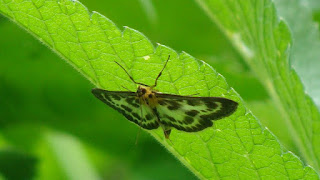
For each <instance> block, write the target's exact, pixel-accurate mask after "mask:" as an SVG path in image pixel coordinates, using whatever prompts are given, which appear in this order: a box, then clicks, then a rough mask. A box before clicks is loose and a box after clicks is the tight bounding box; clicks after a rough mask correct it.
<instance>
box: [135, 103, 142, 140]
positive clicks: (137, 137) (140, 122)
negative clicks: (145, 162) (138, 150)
mask: <svg viewBox="0 0 320 180" xmlns="http://www.w3.org/2000/svg"><path fill="white" fill-rule="evenodd" d="M139 104H140V117H141V118H143V116H142V115H143V113H142V106H141V98H139ZM138 123H139V130H138V133H137V136H136V143H135V144H136V145H137V144H138V139H139V135H140V131H141V127H142V125H141V124H142V119H140V121H139V122H138Z"/></svg>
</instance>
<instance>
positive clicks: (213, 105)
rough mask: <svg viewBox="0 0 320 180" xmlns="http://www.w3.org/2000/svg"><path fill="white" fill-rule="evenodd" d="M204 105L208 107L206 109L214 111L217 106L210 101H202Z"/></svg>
mask: <svg viewBox="0 0 320 180" xmlns="http://www.w3.org/2000/svg"><path fill="white" fill-rule="evenodd" d="M204 104H205V105H206V106H207V107H208V109H216V108H217V107H218V104H217V103H216V102H214V101H211V100H207V101H204Z"/></svg>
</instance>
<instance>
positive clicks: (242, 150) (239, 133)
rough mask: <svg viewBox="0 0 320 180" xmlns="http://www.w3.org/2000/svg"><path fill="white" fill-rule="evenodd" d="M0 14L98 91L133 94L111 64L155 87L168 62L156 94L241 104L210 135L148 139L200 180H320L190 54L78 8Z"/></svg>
mask: <svg viewBox="0 0 320 180" xmlns="http://www.w3.org/2000/svg"><path fill="white" fill-rule="evenodd" d="M0 11H1V12H2V13H3V14H4V15H6V16H7V17H8V18H10V19H12V20H13V21H14V22H16V23H17V24H19V25H20V26H22V27H23V28H25V29H26V30H28V31H29V32H30V33H32V34H33V35H34V36H35V37H36V38H38V39H39V40H40V41H41V42H43V43H45V44H46V45H48V46H49V47H50V48H51V49H52V50H53V51H55V52H56V53H58V54H59V55H60V56H61V57H63V58H64V59H65V60H66V61H67V62H69V63H70V64H72V65H73V66H74V68H75V69H77V70H78V71H79V72H81V73H82V74H83V75H84V76H85V77H86V78H88V79H89V80H90V81H91V82H92V83H93V84H95V85H96V86H97V87H101V88H104V89H108V90H124V88H123V87H122V86H125V87H126V88H129V89H131V90H133V91H134V90H135V89H136V86H135V85H134V84H132V83H131V82H130V80H129V79H128V77H127V76H126V74H125V73H124V72H123V71H121V70H119V67H118V66H117V65H116V64H115V63H114V62H113V61H114V60H116V61H118V62H120V63H121V64H123V65H125V68H126V69H127V70H128V71H129V73H130V74H131V75H132V76H133V77H134V79H135V80H136V81H140V82H144V83H146V84H152V83H153V82H154V79H155V77H156V75H157V73H158V72H159V71H160V69H161V68H162V66H163V63H164V61H165V59H166V58H167V57H168V55H169V54H170V55H171V60H170V62H169V64H168V67H167V69H166V70H165V71H164V73H163V76H162V77H161V78H160V80H159V86H158V90H160V91H161V92H167V93H174V94H182V95H184V94H185V95H190V94H194V93H199V94H200V95H202V96H223V97H227V98H231V99H233V100H235V101H237V102H239V103H240V106H239V108H238V111H237V112H236V113H235V114H233V115H232V116H230V117H229V118H226V119H224V120H221V121H217V122H216V123H215V127H213V128H208V129H207V130H204V131H202V132H199V133H183V132H178V131H175V130H174V131H173V132H172V135H171V141H172V143H171V142H170V141H169V142H168V141H166V140H165V139H164V137H163V134H162V132H161V130H157V131H149V132H150V133H151V134H152V135H153V136H154V137H155V138H156V139H157V140H159V142H161V143H162V144H163V145H164V146H165V147H166V148H167V149H168V150H169V151H171V152H172V153H173V154H174V155H175V156H176V157H177V158H178V159H179V160H181V162H183V163H184V164H185V165H186V166H187V167H188V168H189V169H190V170H191V171H192V172H194V173H195V174H196V175H197V176H198V177H200V178H208V179H218V178H246V179H257V178H266V177H271V176H272V177H277V178H279V179H283V178H306V179H308V178H310V179H311V178H315V179H316V178H317V174H316V173H315V172H314V170H313V169H312V168H310V167H305V166H304V165H303V164H302V163H301V161H300V160H299V159H298V158H297V157H296V156H294V155H293V154H292V153H290V152H287V151H286V150H285V149H284V148H283V147H282V146H281V145H280V143H279V142H278V141H277V139H276V138H275V137H274V136H273V135H272V134H271V133H270V132H269V131H268V130H267V129H264V128H262V127H261V126H260V125H259V123H258V121H257V120H256V119H255V117H254V116H253V115H252V114H251V113H250V111H248V110H247V109H246V108H245V107H244V105H243V102H242V100H241V98H240V97H239V96H238V95H237V94H236V92H234V90H233V89H231V88H230V87H229V86H228V85H227V83H226V82H225V79H224V78H223V77H222V76H221V75H220V74H218V73H217V72H215V71H214V70H213V69H212V68H211V67H210V66H208V65H207V64H205V63H203V62H201V61H197V60H195V59H194V58H193V57H191V56H190V55H188V54H187V53H181V54H177V53H176V52H175V51H173V50H172V49H170V48H168V47H166V46H162V45H158V46H157V47H156V48H154V47H153V46H152V44H151V43H150V41H149V40H148V39H147V38H146V37H144V36H143V35H142V34H141V33H139V32H137V31H135V30H133V29H130V28H125V29H124V30H123V31H120V30H119V29H118V28H117V27H116V26H115V25H114V24H113V23H112V22H111V21H110V20H108V19H106V18H105V17H103V16H101V15H100V14H98V13H92V14H89V13H88V11H87V9H86V8H85V7H84V6H83V5H82V4H80V3H78V2H72V1H68V0H64V1H59V2H57V1H34V2H33V1H27V0H25V1H19V2H18V1H4V0H1V1H0ZM88 92H89V91H88ZM97 103H98V102H97ZM101 105H102V104H101Z"/></svg>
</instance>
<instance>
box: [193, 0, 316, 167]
mask: <svg viewBox="0 0 320 180" xmlns="http://www.w3.org/2000/svg"><path fill="white" fill-rule="evenodd" d="M198 2H199V4H200V5H201V6H202V7H203V8H204V9H205V11H206V12H207V13H208V14H209V16H210V17H212V20H213V21H214V22H216V23H218V24H219V25H220V27H221V29H222V31H224V33H225V34H226V35H227V36H228V37H229V39H230V40H231V41H232V42H233V44H234V46H235V47H236V48H237V49H238V50H239V52H241V54H242V55H243V57H244V58H245V60H246V61H247V63H248V65H249V66H250V67H251V69H252V71H253V72H255V73H256V74H257V76H258V77H259V79H260V80H261V82H262V83H263V84H264V86H265V87H266V89H267V90H268V91H269V94H270V96H271V97H272V98H273V100H274V103H275V106H277V107H278V109H279V110H280V112H281V113H282V114H283V119H280V120H282V121H286V124H287V127H288V128H289V130H290V132H291V135H292V136H291V138H292V141H294V142H295V143H296V146H297V147H298V149H299V151H300V155H301V156H302V157H303V158H304V159H305V161H306V162H307V163H308V164H310V165H312V166H313V167H314V168H316V169H317V170H319V162H320V146H319V144H320V116H319V111H318V109H317V107H316V105H315V103H314V102H313V101H312V100H311V98H310V97H309V95H308V94H306V93H305V90H304V87H303V85H302V83H301V80H300V79H299V77H298V76H297V74H296V72H295V71H294V70H293V69H292V68H291V65H290V64H289V62H290V61H293V62H294V63H293V64H295V65H296V66H297V70H299V71H298V72H300V73H302V74H303V77H305V78H303V80H305V81H306V84H307V87H308V88H307V90H309V92H310V93H311V95H313V96H312V97H314V100H315V101H318V98H319V93H318V92H315V91H313V89H312V88H315V89H316V91H318V90H319V89H320V87H319V84H317V83H314V82H315V81H317V77H318V76H319V71H318V68H319V66H320V64H319V61H318V60H317V58H316V57H319V48H318V47H320V46H319V42H314V43H310V41H312V40H314V39H315V37H314V36H315V34H316V33H315V31H314V29H312V28H313V27H312V26H311V25H310V24H309V25H308V26H305V24H307V23H305V24H303V23H302V22H300V21H298V22H299V23H297V17H296V16H295V15H292V16H291V18H293V19H292V20H291V22H292V21H295V23H296V24H297V25H296V27H295V28H294V35H295V37H296V36H300V37H299V38H297V42H296V43H297V45H295V46H293V48H292V50H291V46H292V42H291V41H292V38H291V33H290V32H289V29H288V26H287V25H286V24H285V22H284V21H282V20H279V18H278V16H277V14H276V11H275V6H274V4H273V3H272V2H271V1H268V0H266V1H254V2H253V1H250V2H249V1H237V2H234V1H232V2H226V1H219V0H218V1H211V0H198ZM288 3H289V2H288ZM295 3H297V2H295ZM295 3H293V4H295ZM289 4H291V6H297V4H295V5H292V2H291V1H290V3H289ZM287 5H288V4H287V3H286V4H285V8H286V9H288V10H283V11H290V10H292V8H289V7H288V6H287ZM300 6H301V5H300ZM294 12H295V13H294V14H296V12H299V14H300V17H305V16H307V15H309V14H306V15H305V14H304V13H303V12H301V11H300V10H294ZM300 12H301V13H300ZM287 17H288V16H287ZM309 18H311V17H309ZM298 19H299V20H302V19H303V18H298ZM309 20H310V19H309ZM304 22H305V21H304ZM298 24H299V25H298ZM300 24H301V25H300ZM297 27H298V28H300V29H297ZM302 27H303V29H302ZM305 27H308V30H307V31H309V32H312V33H311V34H310V35H307V38H306V39H305V35H303V36H301V34H297V32H298V31H303V32H300V33H303V34H305V33H307V32H306V31H305V29H304V28H305ZM310 27H311V28H310ZM307 34H308V33H307ZM302 37H303V38H304V41H303V40H302ZM313 45H315V46H313ZM311 48H315V49H317V52H316V51H315V50H314V51H311V53H310V56H307V57H305V56H306V53H305V52H307V51H308V50H309V49H311ZM315 52H316V53H315ZM314 56H315V57H314ZM302 59H303V61H302ZM305 60H307V62H306V61H305ZM316 61H318V62H317V63H316ZM309 63H310V64H309ZM303 64H308V65H303ZM311 66H314V67H315V68H317V70H316V71H315V70H312V69H314V68H312V69H309V68H310V67H311ZM307 73H308V74H307ZM309 78H310V79H309ZM306 79H308V80H306ZM312 84H313V85H312ZM310 85H311V86H310Z"/></svg>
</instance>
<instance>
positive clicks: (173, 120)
mask: <svg viewBox="0 0 320 180" xmlns="http://www.w3.org/2000/svg"><path fill="white" fill-rule="evenodd" d="M164 117H165V118H167V119H168V120H169V121H171V122H177V121H176V120H175V119H174V118H173V117H171V116H169V115H167V114H165V115H164Z"/></svg>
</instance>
